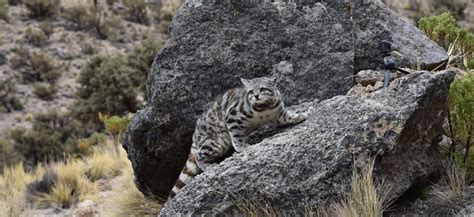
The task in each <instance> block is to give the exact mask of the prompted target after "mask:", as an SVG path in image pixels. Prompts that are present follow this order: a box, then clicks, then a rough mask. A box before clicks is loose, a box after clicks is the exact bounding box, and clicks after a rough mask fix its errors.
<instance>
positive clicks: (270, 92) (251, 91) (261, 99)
mask: <svg viewBox="0 0 474 217" xmlns="http://www.w3.org/2000/svg"><path fill="white" fill-rule="evenodd" d="M240 80H241V81H242V84H244V89H245V91H246V93H247V95H246V96H247V100H248V101H249V103H250V105H251V106H252V108H254V109H256V110H260V111H262V110H265V109H269V108H274V107H275V106H277V105H278V104H279V103H280V102H281V94H280V91H278V89H277V87H276V84H277V77H276V76H272V77H260V78H253V79H250V80H247V79H244V78H242V79H240Z"/></svg>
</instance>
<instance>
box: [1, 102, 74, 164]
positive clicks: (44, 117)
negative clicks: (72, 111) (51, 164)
mask: <svg viewBox="0 0 474 217" xmlns="http://www.w3.org/2000/svg"><path fill="white" fill-rule="evenodd" d="M32 125H33V126H32V128H31V129H25V128H21V127H18V128H14V129H12V130H10V131H9V132H8V138H9V139H11V140H12V145H13V147H14V148H15V151H17V152H19V153H21V154H22V155H23V156H24V157H25V159H26V162H27V163H28V166H30V167H34V166H35V165H37V164H38V163H39V162H48V161H51V160H55V159H62V158H63V157H65V155H66V154H71V153H75V152H77V151H78V150H77V145H76V140H77V138H79V137H80V136H81V135H82V130H81V128H80V127H78V124H77V123H76V122H75V121H74V120H73V119H72V118H71V117H69V115H67V114H58V113H56V112H53V111H50V112H47V113H42V114H36V115H35V116H34V117H33V121H32Z"/></svg>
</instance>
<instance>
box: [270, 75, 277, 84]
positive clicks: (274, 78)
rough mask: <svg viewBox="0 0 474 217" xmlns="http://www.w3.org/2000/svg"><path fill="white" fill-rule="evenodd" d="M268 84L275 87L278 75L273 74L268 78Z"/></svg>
mask: <svg viewBox="0 0 474 217" xmlns="http://www.w3.org/2000/svg"><path fill="white" fill-rule="evenodd" d="M270 82H271V83H272V84H273V85H274V86H276V84H277V82H278V75H277V74H274V75H272V76H271V77H270Z"/></svg>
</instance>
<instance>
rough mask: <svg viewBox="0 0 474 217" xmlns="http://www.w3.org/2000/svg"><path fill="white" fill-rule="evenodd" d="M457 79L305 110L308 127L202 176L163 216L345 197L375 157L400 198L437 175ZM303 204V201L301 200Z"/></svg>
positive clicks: (413, 79) (447, 76)
mask: <svg viewBox="0 0 474 217" xmlns="http://www.w3.org/2000/svg"><path fill="white" fill-rule="evenodd" d="M453 78H454V73H453V72H451V71H444V72H440V73H436V74H433V73H430V72H418V73H415V74H412V75H409V76H406V77H403V78H400V79H397V80H395V81H393V82H392V84H391V85H390V86H389V87H388V88H387V89H383V90H379V91H376V92H374V93H371V94H368V95H365V96H361V97H356V96H337V97H334V98H332V99H329V100H325V101H322V102H320V103H313V102H310V103H304V104H302V105H299V106H297V107H303V108H306V109H308V111H309V114H310V115H309V118H308V120H306V121H305V122H303V123H301V124H299V125H296V126H293V127H289V128H286V129H282V130H281V132H278V133H277V134H275V135H273V136H270V137H268V138H265V139H263V141H262V142H260V143H258V144H255V145H253V146H251V147H250V148H248V149H247V150H245V151H244V152H242V153H240V154H234V155H233V156H232V157H230V158H227V159H226V160H224V161H223V162H222V163H221V164H220V165H219V166H218V167H216V168H213V169H212V170H209V171H206V172H204V173H203V174H201V175H199V176H197V177H196V178H195V179H194V180H193V181H192V182H191V183H190V184H188V185H187V186H186V187H185V188H183V189H182V192H180V193H178V194H177V195H176V197H175V198H173V199H172V200H170V201H168V202H167V203H166V204H165V205H164V207H163V209H162V211H161V214H160V215H161V216H175V215H176V214H178V213H181V214H192V215H200V214H219V213H221V214H222V213H223V214H228V213H234V212H236V211H237V210H236V209H237V208H236V205H235V204H234V202H235V197H236V195H237V197H245V198H246V199H253V198H264V199H266V200H268V201H272V203H273V204H274V205H275V206H277V207H279V208H280V210H284V211H285V212H293V213H294V212H298V211H301V209H302V208H303V207H304V206H311V207H318V205H321V203H322V202H323V201H325V200H326V199H328V198H331V197H333V196H342V195H344V193H345V192H346V187H347V182H348V181H349V180H350V177H351V165H352V164H353V162H354V159H356V158H357V157H358V156H361V155H366V154H368V155H369V156H374V155H376V156H377V157H376V161H375V167H374V168H375V169H374V171H375V174H376V177H377V178H378V179H379V180H380V179H384V180H385V181H387V182H388V183H390V184H392V189H391V193H390V196H389V197H390V198H391V199H395V198H397V197H398V196H400V195H401V194H402V193H403V192H404V191H406V190H407V189H408V188H409V187H410V186H411V185H412V184H413V183H414V182H416V181H417V180H419V179H422V178H423V177H425V176H427V175H428V174H430V173H432V172H433V171H435V170H436V169H437V165H438V162H439V151H438V143H439V142H440V140H441V136H442V122H443V121H444V119H445V110H446V105H447V95H448V89H449V84H450V83H451V81H452V80H453ZM295 198H297V199H295Z"/></svg>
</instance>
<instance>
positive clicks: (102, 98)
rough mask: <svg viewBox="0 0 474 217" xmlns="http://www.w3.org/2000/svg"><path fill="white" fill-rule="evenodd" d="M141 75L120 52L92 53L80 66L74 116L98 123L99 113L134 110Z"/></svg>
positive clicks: (97, 124)
mask: <svg viewBox="0 0 474 217" xmlns="http://www.w3.org/2000/svg"><path fill="white" fill-rule="evenodd" d="M139 78H140V75H138V73H137V72H136V71H135V70H134V69H132V68H130V67H129V65H128V61H127V59H126V58H124V57H122V56H116V57H111V58H107V57H104V56H94V57H92V58H91V59H90V60H89V62H88V63H87V64H86V65H85V66H84V68H83V69H82V70H81V73H80V75H79V78H78V83H79V84H80V85H81V86H80V87H79V89H78V90H77V95H76V103H75V105H74V106H73V108H72V113H73V115H74V117H76V118H77V119H78V120H81V121H82V122H83V123H91V124H93V125H95V126H96V127H98V126H101V123H100V120H99V118H98V115H99V113H102V114H107V115H124V114H126V113H128V112H135V111H136V110H137V100H136V97H137V93H138V90H137V89H138V87H139V85H140V82H141V81H140V79H139Z"/></svg>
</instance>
